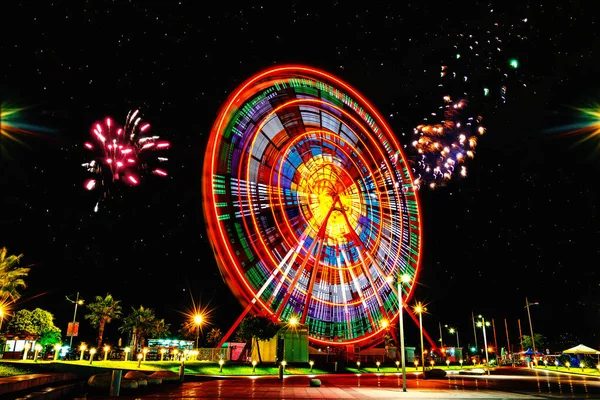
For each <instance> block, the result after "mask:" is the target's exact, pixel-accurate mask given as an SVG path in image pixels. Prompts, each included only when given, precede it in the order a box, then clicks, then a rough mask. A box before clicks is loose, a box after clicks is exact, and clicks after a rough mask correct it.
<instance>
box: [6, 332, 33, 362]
mask: <svg viewBox="0 0 600 400" xmlns="http://www.w3.org/2000/svg"><path fill="white" fill-rule="evenodd" d="M5 337H6V342H5V343H4V348H3V353H2V355H1V356H2V358H3V359H5V360H17V359H21V358H23V352H24V351H25V349H26V348H27V349H28V354H27V357H28V358H29V357H31V358H33V354H34V351H35V350H34V349H35V344H36V341H37V340H38V339H39V335H33V334H30V333H28V332H18V333H6V334H5Z"/></svg>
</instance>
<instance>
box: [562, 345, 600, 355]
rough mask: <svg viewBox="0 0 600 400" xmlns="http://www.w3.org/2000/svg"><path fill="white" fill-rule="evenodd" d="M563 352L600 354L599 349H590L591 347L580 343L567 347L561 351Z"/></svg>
mask: <svg viewBox="0 0 600 400" xmlns="http://www.w3.org/2000/svg"><path fill="white" fill-rule="evenodd" d="M563 353H567V354H594V355H600V351H598V350H596V349H592V348H591V347H587V346H584V345H582V344H580V345H577V346H575V347H571V348H570V349H567V350H565V351H563Z"/></svg>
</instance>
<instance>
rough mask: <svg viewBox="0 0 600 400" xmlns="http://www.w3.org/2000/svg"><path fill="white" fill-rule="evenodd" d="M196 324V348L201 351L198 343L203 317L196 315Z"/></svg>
mask: <svg viewBox="0 0 600 400" xmlns="http://www.w3.org/2000/svg"><path fill="white" fill-rule="evenodd" d="M194 323H195V324H196V348H197V349H199V348H200V347H198V341H199V339H200V325H202V315H200V314H196V315H194Z"/></svg>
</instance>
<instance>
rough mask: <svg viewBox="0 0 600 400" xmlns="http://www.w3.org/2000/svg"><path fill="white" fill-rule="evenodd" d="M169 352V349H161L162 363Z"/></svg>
mask: <svg viewBox="0 0 600 400" xmlns="http://www.w3.org/2000/svg"><path fill="white" fill-rule="evenodd" d="M166 352H167V349H165V348H162V349H160V361H164V360H165V353H166Z"/></svg>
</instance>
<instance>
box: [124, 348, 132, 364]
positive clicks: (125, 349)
mask: <svg viewBox="0 0 600 400" xmlns="http://www.w3.org/2000/svg"><path fill="white" fill-rule="evenodd" d="M123 351H124V352H125V361H127V356H128V355H129V352H130V351H131V348H129V347H125V348H124V349H123Z"/></svg>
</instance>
